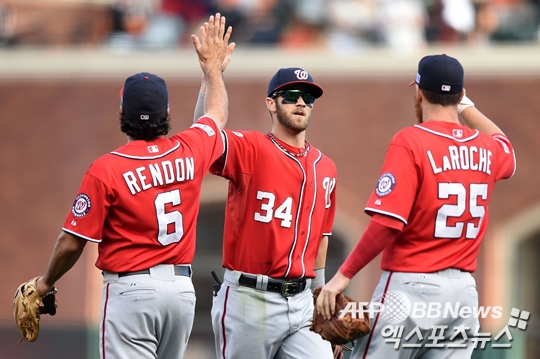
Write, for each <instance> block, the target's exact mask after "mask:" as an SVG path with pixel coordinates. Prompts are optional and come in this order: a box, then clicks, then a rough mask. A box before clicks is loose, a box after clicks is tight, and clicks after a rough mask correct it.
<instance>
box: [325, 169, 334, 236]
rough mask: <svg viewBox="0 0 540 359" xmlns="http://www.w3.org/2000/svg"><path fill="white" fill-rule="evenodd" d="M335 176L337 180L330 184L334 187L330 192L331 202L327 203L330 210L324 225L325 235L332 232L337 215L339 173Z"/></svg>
mask: <svg viewBox="0 0 540 359" xmlns="http://www.w3.org/2000/svg"><path fill="white" fill-rule="evenodd" d="M334 173H335V172H334ZM334 178H335V179H336V181H335V182H334V184H330V186H332V189H331V192H330V194H329V198H330V203H329V204H327V206H328V211H327V212H326V217H325V222H324V225H323V236H329V235H331V234H332V226H333V225H334V218H335V216H336V198H337V196H336V188H337V175H336V176H335V177H334Z"/></svg>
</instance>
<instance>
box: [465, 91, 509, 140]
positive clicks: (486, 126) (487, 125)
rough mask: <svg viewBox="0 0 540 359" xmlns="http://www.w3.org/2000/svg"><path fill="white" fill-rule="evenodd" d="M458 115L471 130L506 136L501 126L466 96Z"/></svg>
mask: <svg viewBox="0 0 540 359" xmlns="http://www.w3.org/2000/svg"><path fill="white" fill-rule="evenodd" d="M464 91H465V90H464ZM458 113H459V115H460V116H461V118H462V119H463V121H464V122H465V123H466V124H467V126H469V127H470V128H474V129H476V130H478V131H481V132H485V133H487V134H489V135H493V134H495V133H501V134H503V135H504V132H503V131H502V130H501V129H500V128H499V126H497V125H496V124H495V123H494V122H493V121H491V120H490V119H489V118H487V117H486V116H485V115H484V114H483V113H482V112H480V110H478V109H477V108H476V107H475V106H474V102H472V101H471V99H469V98H468V97H467V95H466V94H464V95H463V98H462V99H461V102H460V103H459V105H458Z"/></svg>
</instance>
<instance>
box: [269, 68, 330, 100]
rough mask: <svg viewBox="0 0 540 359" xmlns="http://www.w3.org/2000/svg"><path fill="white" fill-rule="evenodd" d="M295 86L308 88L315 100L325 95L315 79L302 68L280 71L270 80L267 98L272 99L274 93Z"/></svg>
mask: <svg viewBox="0 0 540 359" xmlns="http://www.w3.org/2000/svg"><path fill="white" fill-rule="evenodd" d="M294 84H302V85H304V86H306V87H307V88H308V89H309V90H308V92H309V93H310V94H311V95H313V96H314V97H315V98H319V97H321V96H322V94H323V89H322V87H320V86H319V85H317V84H316V83H315V82H313V77H311V75H310V74H309V73H308V72H307V71H306V70H304V69H301V68H300V67H287V68H282V69H279V70H278V72H276V74H275V75H274V76H273V77H272V78H271V79H270V83H269V84H268V93H267V96H268V97H272V95H273V94H274V92H276V91H278V90H280V89H283V88H284V87H289V85H294Z"/></svg>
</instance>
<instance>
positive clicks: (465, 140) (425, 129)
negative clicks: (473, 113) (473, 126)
mask: <svg viewBox="0 0 540 359" xmlns="http://www.w3.org/2000/svg"><path fill="white" fill-rule="evenodd" d="M413 126H414V127H416V128H419V129H421V130H424V131H426V132H429V133H432V134H434V135H437V136H441V137H446V138H449V139H451V140H454V141H456V142H460V143H462V142H468V141H471V140H473V139H475V138H476V137H478V135H479V134H480V131H478V130H475V131H476V132H475V133H474V134H473V135H472V136H470V137H467V138H461V139H459V138H455V137H454V136H450V135H447V134H445V133H441V132H437V131H433V130H430V129H429V128H425V127H422V126H420V125H413Z"/></svg>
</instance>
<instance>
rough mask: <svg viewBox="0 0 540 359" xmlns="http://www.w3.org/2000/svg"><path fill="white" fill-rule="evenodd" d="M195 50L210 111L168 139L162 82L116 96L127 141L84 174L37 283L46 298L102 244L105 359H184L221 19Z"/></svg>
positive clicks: (217, 119)
mask: <svg viewBox="0 0 540 359" xmlns="http://www.w3.org/2000/svg"><path fill="white" fill-rule="evenodd" d="M208 24H209V25H208V27H207V28H208V34H207V36H206V39H205V41H204V42H203V43H202V44H201V42H200V40H199V39H198V38H197V37H196V36H195V35H192V38H193V43H194V45H195V49H196V51H197V54H198V56H199V60H200V61H201V62H202V63H203V64H204V66H203V71H204V73H205V83H206V88H207V89H208V90H207V92H206V103H205V111H204V116H202V117H201V118H200V119H199V120H198V121H197V122H196V123H195V124H193V125H192V126H191V127H190V128H189V129H187V130H185V131H182V132H179V133H177V134H175V135H173V136H172V137H170V138H165V137H164V136H165V135H166V134H167V133H168V131H169V129H170V124H169V122H170V117H169V103H168V92H167V86H166V84H165V81H164V80H163V79H162V78H160V77H158V76H156V75H154V74H150V73H147V72H143V73H138V74H135V75H133V76H130V77H128V78H127V79H126V81H125V84H124V87H123V88H122V90H121V114H120V125H121V127H120V128H121V130H122V132H124V133H125V134H126V135H127V136H128V143H127V144H126V145H124V146H121V147H120V148H118V149H117V150H115V151H113V152H111V153H109V154H106V155H104V156H102V157H100V158H98V159H97V160H96V161H95V162H94V163H92V165H91V166H90V167H89V169H88V170H87V171H86V173H85V174H84V177H83V180H82V184H81V186H80V189H79V192H78V194H77V196H76V198H75V201H74V203H73V206H72V208H71V210H70V211H69V213H68V216H67V218H66V221H65V223H64V227H63V228H62V232H61V234H60V236H59V237H58V240H57V242H56V245H55V248H54V251H53V254H52V257H51V260H50V263H49V266H48V268H47V270H46V272H45V274H44V275H43V276H42V277H40V278H39V280H38V291H39V292H40V293H41V294H44V293H47V292H48V291H49V290H50V289H51V287H52V286H53V285H54V283H55V282H56V281H57V280H59V279H60V277H61V276H62V275H63V274H64V273H66V272H67V271H68V270H69V269H70V268H71V267H72V266H73V265H74V264H75V263H76V261H77V260H78V258H79V257H80V255H81V253H82V251H83V249H84V247H85V245H86V243H87V242H88V241H90V242H96V243H98V253H99V254H98V259H97V262H96V266H97V267H98V268H99V269H101V270H102V271H103V280H104V285H103V301H102V313H101V323H100V327H99V341H100V356H101V358H102V359H105V358H107V359H113V358H115V359H120V358H121V359H133V358H149V359H150V358H152V359H155V358H163V359H173V358H174V359H178V358H182V357H183V355H184V352H185V350H186V346H187V341H188V339H189V336H190V333H191V328H192V325H193V318H194V309H195V292H194V289H193V284H192V282H191V266H190V263H191V261H192V259H193V255H194V252H195V229H196V220H197V214H198V209H199V197H200V190H201V185H202V179H203V177H204V175H205V173H206V172H207V171H208V169H209V167H210V165H211V164H212V163H213V162H214V161H215V160H216V159H217V158H219V157H220V156H221V155H222V154H223V151H224V148H225V147H224V138H223V136H222V134H221V130H222V129H223V126H224V125H225V123H226V120H227V92H226V90H225V85H224V83H223V79H222V75H221V64H222V62H223V60H224V57H225V54H226V49H227V42H228V39H229V38H230V34H231V28H229V29H228V30H227V31H225V18H224V17H221V16H220V15H219V14H216V16H215V17H214V16H211V17H210V18H209V21H208Z"/></svg>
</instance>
